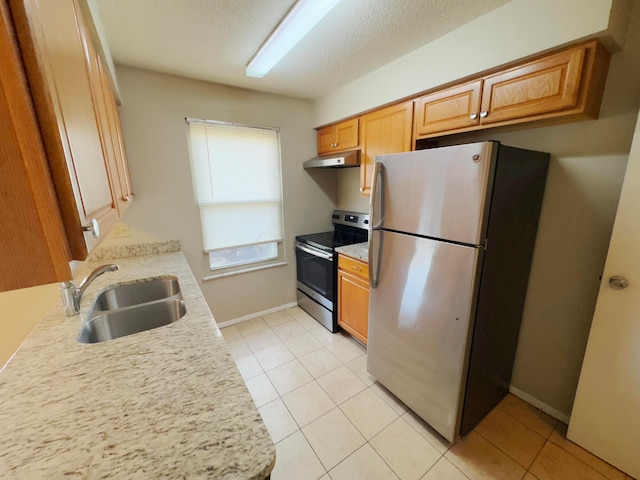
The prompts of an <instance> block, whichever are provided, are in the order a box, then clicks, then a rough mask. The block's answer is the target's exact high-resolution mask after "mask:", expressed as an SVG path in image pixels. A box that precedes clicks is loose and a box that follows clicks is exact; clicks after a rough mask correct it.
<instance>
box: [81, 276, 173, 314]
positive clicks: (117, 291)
mask: <svg viewBox="0 0 640 480" xmlns="http://www.w3.org/2000/svg"><path fill="white" fill-rule="evenodd" d="M170 297H174V298H180V299H181V298H182V296H181V292H180V284H179V283H178V279H177V278H176V277H167V278H152V279H148V280H144V281H139V282H136V283H127V284H123V285H116V286H113V287H109V288H107V289H106V290H105V291H104V292H102V293H101V294H100V295H98V297H97V298H96V301H95V302H94V304H93V306H92V307H91V310H92V311H94V312H104V311H108V310H114V309H118V308H124V307H129V306H131V305H140V304H142V303H147V302H153V301H156V300H161V299H164V298H170Z"/></svg>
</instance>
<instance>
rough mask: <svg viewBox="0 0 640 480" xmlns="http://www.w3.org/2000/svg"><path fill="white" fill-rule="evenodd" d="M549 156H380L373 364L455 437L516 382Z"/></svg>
mask: <svg viewBox="0 0 640 480" xmlns="http://www.w3.org/2000/svg"><path fill="white" fill-rule="evenodd" d="M548 162H549V155H548V154H546V153H541V152H533V151H529V150H523V149H518V148H512V147H507V146H504V145H501V144H499V143H498V142H483V143H474V144H467V145H457V146H451V147H441V148H433V149H429V150H420V151H414V152H409V153H400V154H395V155H384V156H380V157H377V158H376V162H375V164H374V173H373V186H372V192H371V210H370V215H371V224H372V227H371V232H370V243H369V249H370V250H369V262H370V276H371V278H370V284H371V291H370V300H369V302H370V303H369V336H368V360H367V369H368V370H369V372H370V373H371V374H372V375H373V376H374V377H375V378H376V379H377V380H378V381H379V382H380V383H382V384H383V385H384V386H385V387H387V388H388V389H389V390H390V391H391V392H392V393H394V394H395V395H396V396H397V397H398V398H399V399H400V400H402V401H403V402H404V403H405V404H406V405H407V406H409V407H410V408H411V409H412V410H413V411H414V412H415V413H417V414H418V415H419V416H420V417H422V418H423V419H424V420H425V421H426V422H427V423H429V424H430V425H431V426H432V427H433V428H434V429H435V430H437V431H438V432H439V433H440V434H441V435H443V436H444V437H445V438H446V439H447V440H449V441H451V442H454V441H455V440H456V439H457V438H458V437H459V436H460V435H466V434H467V433H468V432H469V431H471V430H472V429H473V427H474V426H475V425H476V424H477V423H478V422H479V421H480V420H481V419H482V418H483V417H484V416H485V415H486V414H487V413H488V412H489V411H491V409H493V407H495V405H497V403H498V402H499V401H500V400H501V399H502V398H503V397H504V396H505V395H506V393H507V391H508V388H509V383H510V380H511V371H512V368H513V360H514V357H515V350H516V345H517V341H518V333H519V329H520V319H521V316H522V310H523V306H524V300H525V295H526V290H527V282H528V278H529V270H530V265H531V258H532V255H533V248H534V243H535V237H536V231H537V226H538V217H539V213H540V208H541V204H542V197H543V194H544V186H545V181H546V175H547V168H548Z"/></svg>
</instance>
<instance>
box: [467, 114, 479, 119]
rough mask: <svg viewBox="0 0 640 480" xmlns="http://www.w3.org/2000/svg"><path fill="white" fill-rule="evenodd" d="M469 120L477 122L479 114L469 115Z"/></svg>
mask: <svg viewBox="0 0 640 480" xmlns="http://www.w3.org/2000/svg"><path fill="white" fill-rule="evenodd" d="M469 118H470V119H471V120H475V119H476V118H478V114H477V113H472V114H471V115H469Z"/></svg>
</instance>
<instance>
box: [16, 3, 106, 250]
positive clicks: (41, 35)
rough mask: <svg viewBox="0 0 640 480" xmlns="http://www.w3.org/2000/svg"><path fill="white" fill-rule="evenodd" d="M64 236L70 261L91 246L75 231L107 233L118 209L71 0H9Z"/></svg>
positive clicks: (83, 234)
mask: <svg viewBox="0 0 640 480" xmlns="http://www.w3.org/2000/svg"><path fill="white" fill-rule="evenodd" d="M10 4H11V7H12V8H11V9H12V14H13V16H14V20H15V21H16V25H17V27H16V29H17V31H18V37H19V40H20V47H21V50H22V52H23V58H24V60H25V64H26V67H27V74H28V77H29V83H30V86H31V89H32V95H33V96H34V101H35V104H36V111H37V114H38V118H39V121H40V128H41V131H42V134H43V138H44V143H45V149H46V150H47V156H48V160H49V166H50V168H51V171H52V175H53V179H54V183H55V186H56V192H57V194H58V199H59V202H60V209H61V212H62V216H63V221H64V224H65V231H66V234H67V239H68V242H69V246H70V248H71V252H72V256H73V258H74V259H79V260H83V259H84V258H86V255H87V253H88V251H89V250H91V249H92V248H93V247H94V246H95V245H96V244H97V239H95V238H93V236H92V235H91V233H90V232H83V230H82V226H83V225H87V224H89V222H90V221H91V220H92V219H96V220H97V221H98V225H99V227H100V231H101V232H102V233H103V234H104V232H107V231H108V230H109V229H110V228H111V227H112V226H113V225H114V224H115V222H116V221H117V219H118V210H117V206H116V202H115V199H114V197H113V192H112V188H111V184H110V180H109V175H108V170H107V164H106V159H105V155H104V153H103V150H102V143H101V137H100V134H101V132H100V128H99V120H98V113H97V111H96V108H95V104H94V102H93V97H92V90H91V78H90V73H89V70H88V65H87V62H86V60H85V55H84V48H83V42H82V36H81V31H80V28H82V27H81V24H80V23H79V18H80V10H79V8H78V7H77V4H76V3H75V1H73V0H10Z"/></svg>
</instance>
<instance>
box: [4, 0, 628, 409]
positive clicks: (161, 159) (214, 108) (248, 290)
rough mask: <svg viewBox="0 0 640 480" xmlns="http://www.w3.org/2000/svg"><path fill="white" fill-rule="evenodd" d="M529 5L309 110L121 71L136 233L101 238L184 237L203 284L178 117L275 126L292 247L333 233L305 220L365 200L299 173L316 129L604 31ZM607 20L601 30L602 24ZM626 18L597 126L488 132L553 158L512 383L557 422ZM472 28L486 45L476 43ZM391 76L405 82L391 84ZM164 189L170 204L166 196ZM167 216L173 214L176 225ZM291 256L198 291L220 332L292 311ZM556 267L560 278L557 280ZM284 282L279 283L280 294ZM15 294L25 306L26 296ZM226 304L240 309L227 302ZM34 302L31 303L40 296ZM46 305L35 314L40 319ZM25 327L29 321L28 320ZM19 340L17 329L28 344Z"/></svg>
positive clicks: (587, 298)
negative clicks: (304, 237) (299, 239)
mask: <svg viewBox="0 0 640 480" xmlns="http://www.w3.org/2000/svg"><path fill="white" fill-rule="evenodd" d="M529 3H530V2H511V3H508V4H506V5H505V6H503V7H502V8H499V9H496V10H494V11H493V12H491V13H489V14H488V15H487V16H485V17H482V18H481V19H478V20H476V21H475V22H472V23H470V24H468V25H465V26H463V27H461V28H460V29H459V30H457V31H456V32H454V33H452V34H450V35H449V36H447V37H443V38H441V39H439V40H437V41H434V42H433V44H430V45H428V46H425V47H424V48H423V49H422V50H421V51H416V53H415V54H414V56H413V57H412V56H411V55H408V56H407V57H404V58H403V59H399V60H397V61H396V62H393V64H390V65H389V66H387V67H385V68H382V69H380V70H379V71H377V72H374V73H372V74H370V75H368V76H365V77H363V78H361V79H359V80H356V81H354V82H353V83H352V84H351V85H348V86H346V87H343V88H341V89H337V90H336V91H335V92H332V93H329V94H327V95H325V96H323V97H321V98H320V99H318V100H317V101H316V102H315V104H314V103H311V102H309V101H305V100H299V99H294V98H291V97H283V96H275V95H272V94H267V93H261V92H257V91H247V90H239V89H236V88H233V87H227V86H223V85H216V84H210V83H206V82H199V81H195V80H188V79H185V78H183V77H177V76H171V75H166V74H160V73H155V72H152V71H149V70H143V69H139V68H134V67H125V66H118V67H117V78H118V82H119V84H120V88H121V95H122V99H123V104H122V106H121V108H120V113H121V117H122V122H123V130H124V136H125V143H126V147H127V155H128V157H129V163H130V168H131V176H132V179H133V181H134V186H135V190H136V193H137V194H138V195H137V198H136V199H135V202H134V203H133V205H132V206H131V207H130V209H129V211H128V212H127V215H126V217H125V218H124V221H125V222H126V223H127V224H128V225H129V227H130V228H131V237H128V238H124V239H114V238H109V239H108V240H107V242H111V243H112V244H118V243H134V242H140V241H147V240H166V239H179V240H180V241H181V243H182V246H183V251H184V252H185V255H186V256H187V259H188V260H189V263H190V265H191V268H192V269H193V271H194V273H195V275H196V278H198V279H199V280H200V279H201V278H202V277H204V276H205V272H204V266H203V265H202V262H201V261H200V258H201V257H202V254H201V251H202V247H201V244H200V242H201V238H200V234H199V221H198V218H197V210H196V209H195V208H194V206H193V199H192V195H193V194H192V184H191V178H190V172H189V168H188V158H186V152H187V150H188V147H187V139H186V136H185V134H184V129H185V125H184V116H185V115H186V112H185V111H188V115H189V116H194V117H199V118H218V119H219V118H224V119H225V120H227V121H232V122H238V123H248V124H255V125H279V126H280V127H281V145H282V159H283V172H282V175H283V189H284V198H285V207H284V208H285V234H286V237H285V244H286V246H287V248H292V247H290V246H291V245H292V244H293V237H294V236H295V234H300V233H307V232H313V231H324V230H328V229H329V228H330V224H329V218H328V216H327V215H317V214H316V215H309V214H308V213H309V212H321V213H328V212H330V211H331V210H332V209H333V208H339V209H345V210H354V211H366V210H367V209H368V199H367V197H361V196H360V194H359V191H358V182H359V178H358V172H357V169H349V170H343V171H339V172H333V171H331V172H327V171H322V172H317V173H315V172H314V173H311V174H309V173H307V172H305V171H304V170H302V168H301V167H300V164H301V163H302V162H303V161H304V160H306V159H308V158H311V157H313V156H314V155H315V153H316V146H315V145H316V144H315V132H314V130H313V127H315V126H319V125H324V124H327V123H331V122H333V121H335V120H339V119H341V118H345V117H347V116H349V115H352V114H356V113H359V112H363V111H366V110H368V109H371V108H374V107H376V106H378V105H382V104H385V103H388V102H391V101H394V100H396V99H398V98H402V97H404V96H407V95H408V94H410V93H415V92H419V91H424V90H426V89H429V88H431V87H435V86H437V85H441V84H445V83H447V82H451V81H453V80H456V79H458V78H462V77H465V76H467V75H471V74H474V73H476V72H479V71H483V70H485V69H487V68H490V67H493V66H495V65H500V64H503V63H506V62H508V61H511V60H514V59H517V58H521V57H525V56H527V55H530V54H534V53H537V52H539V51H543V50H546V49H549V48H553V47H556V46H558V45H561V44H564V43H568V42H572V41H574V40H576V39H578V38H582V37H584V36H588V35H591V34H592V33H594V32H598V31H601V30H605V29H606V27H607V25H606V24H607V21H608V7H607V13H606V14H601V17H599V18H596V19H595V20H593V19H589V21H588V19H585V18H582V17H580V18H576V19H574V18H573V10H572V9H571V6H570V5H569V4H568V5H567V6H566V7H563V6H551V5H546V4H545V5H546V6H545V5H542V6H538V7H534V6H532V5H530V4H529ZM545 8H546V9H547V10H545ZM575 8H576V9H578V10H579V8H578V7H575ZM550 12H552V13H550ZM552 14H553V15H557V16H558V18H561V19H563V21H562V22H559V23H560V24H558V25H548V23H547V17H549V16H551V15H552ZM594 16H595V15H594ZM604 17H606V18H607V20H605V22H604V24H602V23H601V22H602V18H604ZM525 19H526V21H525ZM598 21H600V23H598ZM536 22H538V23H536ZM589 22H591V23H589ZM631 22H632V26H631V27H630V28H629V35H628V37H627V40H626V44H625V48H624V50H623V51H622V52H621V53H618V54H614V56H613V58H612V62H611V66H610V69H609V77H608V83H607V88H606V90H605V95H604V99H603V105H602V109H601V113H600V119H599V120H596V121H588V122H581V123H573V124H568V125H558V126H553V127H541V128H535V129H525V130H520V131H515V132H507V133H505V132H501V133H497V132H496V133H494V132H491V135H490V137H489V138H491V139H498V140H501V141H503V142H504V143H505V144H507V145H514V146H518V147H523V148H531V149H536V150H541V151H549V152H551V153H552V154H553V155H554V157H555V162H554V163H553V164H552V167H551V171H550V174H549V183H548V185H547V193H548V197H547V198H548V204H547V205H549V206H547V205H543V213H542V217H541V223H540V227H539V244H540V248H539V250H538V251H537V252H536V254H535V256H534V264H533V269H532V274H531V280H530V287H529V297H528V300H527V304H526V305H525V314H524V319H523V326H522V336H521V342H520V347H519V352H518V356H517V358H516V365H515V371H514V377H513V382H512V384H513V386H514V387H515V388H517V389H518V390H519V391H521V392H526V393H527V394H528V395H530V396H531V397H532V398H534V399H537V400H539V401H540V402H542V403H544V404H546V405H549V406H551V407H552V408H554V409H555V410H556V411H557V412H559V413H561V414H564V415H568V414H569V413H570V410H571V404H572V400H573V395H574V392H575V387H576V384H577V380H578V374H579V371H580V366H581V352H582V351H583V350H584V345H585V343H586V339H587V335H588V325H589V323H590V319H591V316H592V313H593V308H594V305H595V300H596V294H597V289H598V284H599V281H598V276H599V275H600V274H601V273H602V265H603V263H604V258H605V256H606V249H607V245H608V241H609V236H610V232H611V226H612V223H613V218H614V215H615V209H616V205H617V199H618V196H619V191H620V186H621V182H622V178H623V176H624V168H625V163H626V155H627V154H628V151H629V145H630V142H631V136H632V133H633V124H634V123H635V120H636V117H637V107H638V92H637V86H636V85H635V82H634V81H633V79H634V78H637V75H636V73H637V71H638V64H637V60H636V59H637V58H638V54H637V52H638V50H637V49H638V39H637V33H636V32H635V30H636V29H634V28H633V26H634V25H638V13H637V9H636V10H635V11H634V16H633V17H632V18H631ZM488 25H501V26H502V28H504V29H506V30H505V31H502V30H496V31H495V32H494V33H493V36H491V37H489V36H488V35H487V34H486V32H487V31H488ZM567 25H572V26H575V31H573V30H571V31H570V29H567V28H565V27H566V26H567ZM494 30H495V29H494ZM478 31H483V32H485V35H483V36H479V35H478V34H477V32H478ZM541 31H544V32H545V35H544V36H540V35H539V32H541ZM492 32H493V30H492ZM510 32H518V33H519V35H521V36H522V38H523V42H522V43H520V42H508V43H509V45H506V44H505V42H504V41H502V40H501V39H503V38H504V35H510ZM470 39H473V40H470ZM524 39H526V42H525V41H524ZM480 40H482V41H480ZM492 42H493V43H492ZM471 44H472V45H471ZM496 44H499V45H500V48H498V47H496ZM459 45H466V46H467V47H469V48H468V50H465V51H464V52H461V51H460V49H459V48H457V46H459ZM471 46H473V47H474V48H475V49H476V50H472V49H471V48H470V47H471ZM487 51H490V52H491V55H488V54H487ZM479 52H482V55H480V54H479ZM463 54H464V56H463V57H462V58H463V59H464V60H461V61H460V62H451V61H449V60H448V58H449V57H451V56H456V55H463ZM422 58H429V59H431V58H434V59H436V60H437V61H438V62H440V63H438V64H437V65H440V66H445V67H446V68H438V69H434V68H431V69H430V70H429V71H424V70H425V68H424V67H421V64H423V63H425V62H424V61H420V59H422ZM434 61H435V60H434ZM400 78H402V79H404V80H402V81H398V79H400ZM410 82H416V84H415V85H413V84H410ZM391 85H393V87H391ZM480 139H482V140H484V139H487V136H486V135H484V134H483V135H481V136H479V135H477V134H476V135H472V134H469V135H467V136H465V137H464V138H463V139H455V140H452V142H454V141H455V142H467V141H474V140H480ZM178 159H180V161H178ZM167 191H170V192H172V195H171V196H167V195H166V192H167ZM551 205H553V207H552V206H551ZM166 218H171V219H172V220H171V222H167V221H166ZM587 232H588V233H589V234H588V235H587V234H586V233H587ZM578 238H580V239H581V240H580V249H579V250H578V251H576V249H575V241H576V239H578ZM286 257H287V259H288V264H287V266H286V267H283V268H274V269H270V270H263V271H260V272H255V273H251V274H246V275H239V276H235V277H229V278H225V279H223V280H216V281H211V282H201V288H202V290H203V292H204V294H205V296H206V298H207V300H208V303H209V305H210V306H211V308H212V310H213V313H214V315H215V317H216V320H217V321H218V322H219V323H221V324H224V323H225V322H227V321H230V320H233V319H239V318H243V317H245V316H249V315H252V314H255V313H256V312H264V314H266V313H267V312H268V311H269V310H270V309H273V308H278V307H280V306H287V305H290V304H291V303H293V302H294V301H295V300H294V299H295V265H294V262H293V258H294V256H293V250H292V249H291V250H289V251H288V252H287V254H286ZM557 271H560V272H562V274H561V275H558V274H556V273H555V272H557ZM567 279H570V281H567ZM571 280H574V281H576V282H577V283H578V284H577V285H576V284H573V282H572V281H571ZM282 285H288V287H287V288H282V287H281V286H282ZM270 286H278V287H277V288H272V287H270ZM43 290H44V291H43ZM4 295H5V294H3V297H0V298H1V299H2V300H1V301H3V302H5V301H6V302H10V301H11V300H10V299H9V300H7V299H5V298H4ZM16 295H26V298H31V297H29V294H27V293H18V294H16ZM37 295H38V297H37V298H43V303H47V302H49V303H50V302H51V301H52V299H53V298H54V297H55V296H56V295H57V287H53V288H49V289H46V288H45V287H42V289H40V290H39V291H38V293H37ZM45 297H46V298H45ZM228 298H234V299H235V300H236V301H234V302H228V301H227V299H228ZM29 302H30V303H31V304H35V303H36V302H37V299H36V302H33V300H29ZM19 305H21V309H20V315H21V316H22V315H25V316H26V315H27V314H28V312H25V311H23V310H22V306H24V305H25V301H24V298H23V299H21V300H20V303H19ZM47 307H48V305H46V306H44V307H43V310H42V311H41V312H40V315H41V313H43V311H44V310H46V308H47ZM4 308H5V307H3V310H4ZM33 308H36V306H35V305H33ZM38 318H39V316H38ZM28 322H29V320H28V319H27V320H26V323H28ZM30 324H31V325H33V321H32V322H31V323H30ZM3 328H4V326H3ZM27 333H28V332H24V333H23V338H24V335H26V334H27ZM525 340H526V341H525ZM19 343H20V341H18V344H19ZM16 346H17V345H16Z"/></svg>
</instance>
